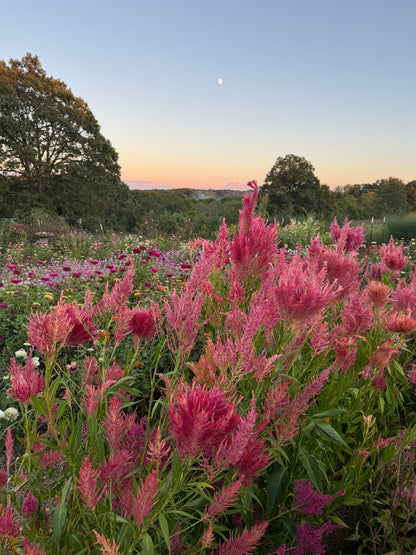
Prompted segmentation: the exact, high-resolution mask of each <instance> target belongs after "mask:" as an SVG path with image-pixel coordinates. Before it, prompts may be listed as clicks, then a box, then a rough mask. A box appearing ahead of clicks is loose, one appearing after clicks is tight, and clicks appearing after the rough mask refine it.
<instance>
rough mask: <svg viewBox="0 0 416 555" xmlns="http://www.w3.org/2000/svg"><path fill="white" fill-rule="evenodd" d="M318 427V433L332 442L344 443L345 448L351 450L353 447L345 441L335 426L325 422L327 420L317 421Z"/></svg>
mask: <svg viewBox="0 0 416 555" xmlns="http://www.w3.org/2000/svg"><path fill="white" fill-rule="evenodd" d="M316 428H317V432H318V434H319V435H320V436H321V437H322V438H323V439H327V440H328V441H330V442H331V443H336V444H338V445H342V446H343V447H344V448H345V449H347V451H351V449H350V448H349V447H348V445H347V444H346V443H345V441H344V440H343V439H342V437H341V436H340V435H339V433H338V432H337V431H336V430H334V428H333V427H332V426H331V425H330V424H328V422H325V420H324V421H322V422H316Z"/></svg>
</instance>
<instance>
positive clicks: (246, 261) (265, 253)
mask: <svg viewBox="0 0 416 555" xmlns="http://www.w3.org/2000/svg"><path fill="white" fill-rule="evenodd" d="M247 185H248V186H249V187H250V188H251V189H253V192H252V193H249V194H245V195H244V197H243V208H242V210H240V217H239V233H238V235H234V238H233V241H232V244H231V249H230V255H231V264H232V269H233V271H234V272H235V274H236V276H237V279H238V280H239V281H240V282H241V283H247V282H248V283H250V284H251V285H252V286H253V285H255V283H256V282H257V281H258V279H259V278H260V277H261V276H262V275H263V274H264V273H265V272H266V271H267V270H268V268H269V265H271V264H272V263H273V261H274V258H275V256H276V254H277V246H278V237H277V224H276V222H275V223H274V224H273V225H267V223H266V222H265V221H264V220H263V218H262V217H261V216H258V217H255V216H254V209H255V207H256V204H257V197H258V186H257V182H256V181H250V182H249V183H247Z"/></svg>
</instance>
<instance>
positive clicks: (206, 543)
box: [201, 520, 214, 549]
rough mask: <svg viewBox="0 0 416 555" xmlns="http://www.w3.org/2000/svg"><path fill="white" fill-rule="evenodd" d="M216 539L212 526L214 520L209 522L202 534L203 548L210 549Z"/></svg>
mask: <svg viewBox="0 0 416 555" xmlns="http://www.w3.org/2000/svg"><path fill="white" fill-rule="evenodd" d="M213 541H214V530H213V526H212V520H211V521H210V522H209V524H208V528H207V529H206V530H205V532H204V533H203V534H202V537H201V547H202V549H208V548H210V547H211V545H212V542H213Z"/></svg>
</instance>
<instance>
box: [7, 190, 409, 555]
mask: <svg viewBox="0 0 416 555" xmlns="http://www.w3.org/2000/svg"><path fill="white" fill-rule="evenodd" d="M249 186H250V187H251V189H252V193H251V194H247V195H245V197H244V198H243V206H242V210H241V212H240V220H239V226H238V229H237V230H236V231H235V232H233V233H231V232H230V231H229V230H228V229H227V227H226V224H225V223H224V224H223V225H222V226H221V228H220V229H219V231H218V234H217V238H216V239H215V240H214V241H207V240H203V239H195V240H193V241H191V242H189V243H187V244H183V243H181V241H180V240H179V239H177V238H174V237H171V238H170V239H169V240H168V238H163V239H160V240H158V241H153V242H150V241H149V240H146V241H143V240H142V239H141V238H139V237H134V236H131V237H118V236H113V237H109V238H106V239H105V240H104V239H103V238H102V239H101V240H100V241H97V239H96V238H94V237H92V236H85V235H82V234H77V233H73V234H71V235H69V236H67V237H62V238H60V239H59V241H56V242H55V243H54V245H53V247H47V248H45V247H40V246H39V247H38V248H37V250H36V248H35V249H34V250H32V251H31V253H30V255H28V254H27V253H25V247H24V245H23V244H22V243H10V244H9V245H6V247H4V248H3V250H2V253H1V255H0V256H1V260H2V268H1V274H0V335H1V338H0V341H1V350H2V354H1V355H0V363H1V376H0V377H1V389H0V409H1V410H0V445H1V448H2V453H3V456H2V458H0V542H1V545H2V551H1V552H2V553H3V552H4V553H14V554H15V553H20V554H27V555H29V554H34V555H41V554H48V555H49V554H54V553H63V554H87V553H93V554H100V553H104V554H108V555H116V554H130V553H131V554H133V553H140V554H142V555H150V554H172V555H179V554H183V553H187V554H202V555H204V554H206V555H221V554H224V555H225V554H231V555H244V554H250V553H258V554H279V555H284V554H286V555H306V554H313V555H320V554H323V553H333V554H339V553H342V554H344V555H346V554H357V553H362V554H366V553H371V554H387V553H398V554H399V553H400V554H401V553H412V552H413V550H416V533H415V525H416V523H415V516H416V478H415V471H414V470H415V455H416V394H415V388H416V363H415V342H414V334H415V331H416V273H415V272H414V271H413V268H412V265H411V261H409V256H408V251H406V250H404V249H403V247H402V245H396V244H394V242H393V241H392V240H391V241H390V242H389V243H388V244H387V245H384V246H382V247H381V248H379V249H370V250H368V252H364V248H363V243H364V231H363V228H362V227H351V226H350V224H349V223H348V222H347V221H346V222H345V223H344V225H343V226H342V227H340V226H339V225H338V224H337V222H336V221H335V222H334V224H333V225H332V227H331V236H332V242H330V241H328V240H327V238H326V239H325V241H322V240H321V238H320V236H319V235H318V236H316V237H312V238H311V240H310V243H309V244H305V245H299V248H298V251H297V252H293V251H289V250H287V249H286V248H285V246H284V244H281V243H280V242H279V227H278V225H277V224H276V223H273V224H270V223H268V222H266V221H264V220H263V219H262V217H261V216H258V215H256V213H255V208H256V203H257V194H258V189H257V184H256V183H255V182H252V183H250V184H249ZM3 446H4V447H3Z"/></svg>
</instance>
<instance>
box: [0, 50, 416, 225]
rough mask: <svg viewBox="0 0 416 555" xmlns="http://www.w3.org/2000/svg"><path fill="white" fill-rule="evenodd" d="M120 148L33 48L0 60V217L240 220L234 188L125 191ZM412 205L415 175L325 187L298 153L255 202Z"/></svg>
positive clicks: (274, 207)
mask: <svg viewBox="0 0 416 555" xmlns="http://www.w3.org/2000/svg"><path fill="white" fill-rule="evenodd" d="M120 175H121V169H120V166H119V164H118V154H117V152H116V150H115V149H114V148H113V146H112V145H111V143H110V141H109V140H108V139H106V138H105V137H104V136H103V135H102V133H101V130H100V126H99V124H98V122H97V120H96V118H95V117H94V115H93V113H92V112H91V110H90V108H89V107H88V105H87V103H86V102H85V101H84V100H83V99H82V98H79V97H76V96H75V95H74V94H73V93H72V91H71V89H70V88H69V87H68V86H67V85H66V84H65V83H64V82H63V81H61V80H59V79H55V78H53V77H50V76H48V75H47V74H46V71H45V70H44V69H43V68H42V65H41V63H40V61H39V59H38V57H37V56H33V55H32V54H30V53H28V54H26V56H24V57H23V58H22V60H10V61H9V63H6V62H5V61H1V60H0V217H3V218H11V217H16V216H17V217H19V218H27V217H30V215H31V213H33V211H37V213H38V211H39V210H43V211H44V212H46V213H49V214H55V215H58V216H62V217H63V218H65V221H66V222H67V223H69V224H71V225H80V226H82V227H83V228H86V229H89V230H91V231H93V230H95V229H97V228H98V227H99V226H100V225H101V226H103V225H105V226H107V227H111V228H112V229H114V230H116V231H130V232H143V233H145V232H146V230H148V229H150V228H152V227H154V228H157V229H159V230H160V231H164V232H166V233H182V234H184V235H186V234H192V233H199V234H204V235H206V236H207V235H208V236H209V235H210V234H211V233H214V232H215V231H216V230H217V229H218V226H219V225H220V224H221V222H222V220H223V218H225V219H226V221H227V224H229V225H233V224H235V223H237V221H238V210H239V208H240V206H241V198H240V195H239V194H238V193H235V194H234V195H233V194H229V195H227V196H224V197H223V198H221V199H220V200H216V199H214V198H208V199H202V200H198V199H196V198H194V197H193V196H192V194H191V193H190V191H189V190H185V189H183V190H179V191H178V190H171V191H156V190H152V191H139V190H130V189H129V187H128V186H127V185H126V184H125V183H123V181H122V180H121V177H120ZM415 209H416V180H415V181H411V182H410V183H407V184H405V183H403V182H402V181H401V180H400V179H398V178H393V177H389V178H388V179H381V180H379V181H377V182H376V183H372V184H369V183H366V184H360V185H347V186H344V187H337V188H336V189H334V190H331V189H330V188H329V187H328V186H326V185H323V184H321V183H320V182H319V179H318V178H317V177H316V176H315V173H314V168H313V166H312V164H311V163H310V162H309V161H307V160H306V159H305V158H303V157H301V156H296V155H294V154H288V155H286V156H284V157H279V158H277V160H276V162H275V164H274V165H273V166H272V168H271V170H270V172H269V173H268V174H267V176H266V179H265V182H264V184H263V185H262V187H261V193H260V210H261V211H262V212H263V213H264V214H265V215H266V216H268V217H269V218H271V219H272V218H276V219H277V220H280V221H282V220H286V221H289V219H290V218H296V219H302V218H304V217H307V216H314V217H316V218H319V219H325V220H330V219H333V218H334V216H336V217H337V218H338V219H344V218H345V216H348V217H349V218H352V219H368V218H370V217H372V216H374V217H376V218H377V217H381V216H383V215H389V214H392V213H395V214H396V213H401V212H407V211H410V210H415Z"/></svg>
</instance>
